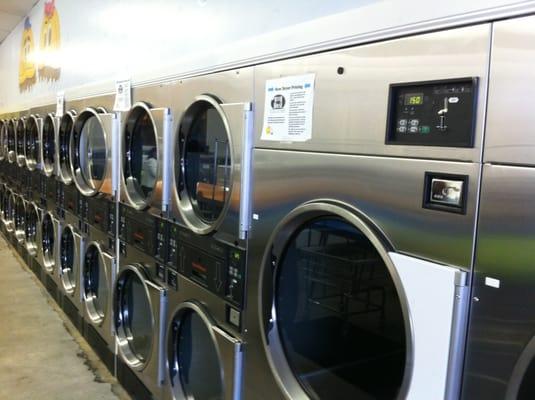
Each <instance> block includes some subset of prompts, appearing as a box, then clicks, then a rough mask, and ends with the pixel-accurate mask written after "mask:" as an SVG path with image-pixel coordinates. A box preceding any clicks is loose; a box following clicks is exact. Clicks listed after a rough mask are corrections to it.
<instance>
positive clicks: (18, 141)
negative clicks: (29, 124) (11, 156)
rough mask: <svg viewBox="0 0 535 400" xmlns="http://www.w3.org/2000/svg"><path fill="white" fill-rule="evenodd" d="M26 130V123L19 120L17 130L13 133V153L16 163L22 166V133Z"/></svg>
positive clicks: (23, 142) (23, 143)
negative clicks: (15, 156)
mask: <svg viewBox="0 0 535 400" xmlns="http://www.w3.org/2000/svg"><path fill="white" fill-rule="evenodd" d="M25 130H26V121H25V120H24V119H23V118H20V119H19V120H18V122H17V130H16V131H15V146H16V147H15V153H16V155H17V162H18V164H19V165H22V163H23V162H24V150H25V149H24V147H25V146H24V145H25V141H24V133H25Z"/></svg>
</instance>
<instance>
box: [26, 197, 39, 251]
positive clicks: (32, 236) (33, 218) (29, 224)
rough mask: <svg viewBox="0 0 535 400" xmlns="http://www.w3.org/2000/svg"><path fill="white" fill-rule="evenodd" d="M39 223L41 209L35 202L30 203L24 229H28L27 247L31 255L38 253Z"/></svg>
mask: <svg viewBox="0 0 535 400" xmlns="http://www.w3.org/2000/svg"><path fill="white" fill-rule="evenodd" d="M38 224H39V211H38V210H37V207H36V206H35V204H29V205H28V207H27V208H26V222H25V224H24V229H25V230H26V249H27V250H28V252H29V253H30V255H32V256H34V255H35V254H36V253H37V226H38Z"/></svg>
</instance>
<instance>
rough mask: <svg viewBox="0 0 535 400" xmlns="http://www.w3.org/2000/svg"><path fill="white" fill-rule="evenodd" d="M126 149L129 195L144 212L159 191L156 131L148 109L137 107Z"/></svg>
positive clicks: (128, 123)
mask: <svg viewBox="0 0 535 400" xmlns="http://www.w3.org/2000/svg"><path fill="white" fill-rule="evenodd" d="M123 146H124V147H123V148H124V153H123V171H124V180H125V184H126V188H127V191H128V195H129V197H130V199H131V200H132V201H133V202H134V203H135V204H136V205H137V206H138V207H139V208H142V207H145V206H147V201H148V199H149V198H150V197H151V195H152V192H153V191H154V189H155V185H156V179H157V173H158V147H157V144H156V130H155V128H154V123H153V121H152V118H151V116H150V114H149V112H148V110H146V109H145V108H144V107H142V106H136V107H134V108H133V109H132V111H131V112H130V114H129V115H128V118H127V121H126V126H125V131H124V143H123Z"/></svg>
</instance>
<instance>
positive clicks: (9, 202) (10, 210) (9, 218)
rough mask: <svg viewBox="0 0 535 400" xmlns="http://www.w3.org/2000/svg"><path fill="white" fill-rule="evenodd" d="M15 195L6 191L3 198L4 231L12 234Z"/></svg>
mask: <svg viewBox="0 0 535 400" xmlns="http://www.w3.org/2000/svg"><path fill="white" fill-rule="evenodd" d="M15 200H16V197H15V194H14V193H13V191H11V190H9V189H8V190H7V192H6V196H5V197H4V224H5V227H6V231H7V232H9V233H11V232H13V229H14V227H13V225H14V223H15Z"/></svg>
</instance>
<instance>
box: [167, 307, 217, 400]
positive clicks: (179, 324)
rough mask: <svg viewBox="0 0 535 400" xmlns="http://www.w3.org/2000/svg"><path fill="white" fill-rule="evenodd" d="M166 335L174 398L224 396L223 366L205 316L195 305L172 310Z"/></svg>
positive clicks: (210, 326)
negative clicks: (175, 310) (172, 315)
mask: <svg viewBox="0 0 535 400" xmlns="http://www.w3.org/2000/svg"><path fill="white" fill-rule="evenodd" d="M168 335H169V336H168V355H167V356H168V360H169V364H168V367H169V376H170V379H171V385H172V390H173V395H174V398H183V397H185V398H188V399H223V398H225V392H224V386H223V372H222V371H223V366H222V363H221V360H220V357H219V356H220V354H219V351H218V347H217V343H216V339H215V337H214V333H213V329H212V325H211V323H210V322H209V319H208V317H207V316H206V315H204V314H201V312H199V310H198V309H195V308H191V307H184V308H182V309H180V310H179V311H178V312H177V313H176V314H175V316H174V318H173V321H172V323H171V326H170V332H169V333H168Z"/></svg>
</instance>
